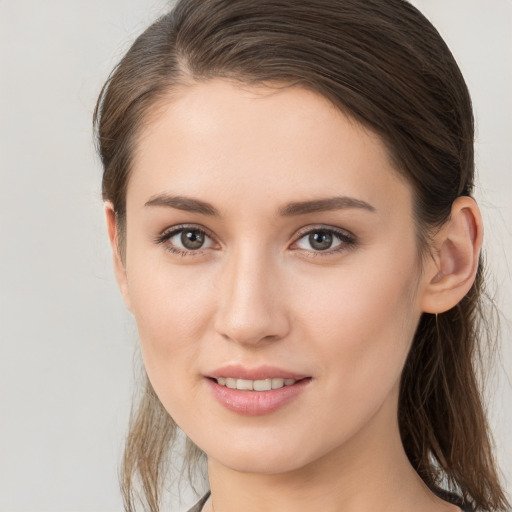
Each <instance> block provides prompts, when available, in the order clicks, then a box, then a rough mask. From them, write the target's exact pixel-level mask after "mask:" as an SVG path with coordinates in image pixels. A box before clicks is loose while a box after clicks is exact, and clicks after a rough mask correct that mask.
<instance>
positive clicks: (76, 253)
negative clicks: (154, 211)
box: [0, 0, 512, 512]
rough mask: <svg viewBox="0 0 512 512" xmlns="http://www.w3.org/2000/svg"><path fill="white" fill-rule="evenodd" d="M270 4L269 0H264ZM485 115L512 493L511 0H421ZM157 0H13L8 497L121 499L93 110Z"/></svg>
mask: <svg viewBox="0 0 512 512" xmlns="http://www.w3.org/2000/svg"><path fill="white" fill-rule="evenodd" d="M255 1H257V0H255ZM415 3H416V4H417V5H418V6H419V7H420V8H421V9H422V10H423V12H424V13H425V14H426V15H427V16H428V17H429V18H430V19H431V20H432V21H433V23H434V24H435V25H436V26H437V27H438V29H439V30H440V32H441V33H442V35H443V36H444V37H445V39H446V41H447V42H448V44H449V46H450V47H451V49H452V51H453V53H454V54H455V57H456V58H457V60H458V62H459V64H460V66H461V68H462V70H463V73H464V74H465V77H466V79H467V82H468V84H469V87H470V90H471V92H472V96H473V100H474V105H475V110H476V119H477V128H478V133H477V158H478V169H479V175H480V182H481V187H482V188H481V190H480V191H479V192H478V199H479V201H480V204H481V206H482V208H483V213H484V217H485V220H486V223H487V230H486V248H487V252H488V255H489V257H488V259H489V262H490V264H491V266H492V267H493V268H494V273H495V276H496V281H497V284H498V289H497V292H496V293H497V299H498V302H499V304H500V307H501V309H502V310H503V312H504V313H505V315H506V316H507V317H508V319H509V320H508V323H507V322H505V323H504V327H503V336H502V338H503V363H502V364H501V366H499V367H498V368H497V369H496V378H495V380H494V388H493V390H492V393H491V397H492V406H491V423H492V426H493V430H494V432H495V437H496V443H497V447H498V458H499V461H500V465H501V467H502V470H503V472H504V475H505V479H506V482H507V488H508V492H509V493H512V427H511V425H512V387H511V377H512V348H511V345H512V343H511V328H510V318H511V316H512V315H511V311H512V284H511V283H512V280H511V267H512V265H511V262H510V254H511V253H512V234H511V230H512V228H511V226H512V222H511V220H512V207H511V204H512V177H511V176H512V170H511V164H512V150H511V148H512V139H511V136H512V101H511V91H512V35H511V34H512V2H511V1H510V0H487V1H483V0H416V2H415ZM165 8H166V2H163V1H161V0H160V1H158V0H46V1H41V0H24V1H14V0H10V1H9V0H3V1H2V0H0V171H1V174H0V229H1V238H0V301H1V302H0V336H1V345H0V510H1V511H3V512H29V511H33V512H39V511H52V512H61V511H62V512H63V511H66V512H67V511H97V512H107V511H120V510H121V509H122V505H121V500H120V496H119V492H118V487H117V475H116V473H117V466H118V461H119V458H120V453H121V446H122V440H123V435H124V433H125V431H126V419H127V414H128V411H129V402H130V396H131V393H132V380H133V379H132V374H133V372H132V358H133V353H134V347H135V346H136V343H137V340H136V334H135V327H134V323H133V321H132V319H131V318H130V317H129V315H128V314H127V313H126V312H125V311H124V307H123V305H122V302H121V298H120V296H119V293H118V291H117V288H116V285H115V282H114V278H113V274H112V270H111V265H110V253H109V248H108V245H107V239H106V234H105V229H104V224H103V217H102V203H101V200H100V175H101V171H100V167H99V163H98V160H97V158H96V156H95V153H94V148H93V145H92V135H91V116H92V110H93V105H94V101H95V98H96V96H97V94H98V92H99V89H100V86H101V84H102V82H103V81H104V80H105V78H106V77H107V75H108V72H109V71H110V70H111V68H112V67H113V65H114V64H115V63H116V62H117V61H118V59H119V58H120V57H121V55H122V54H123V52H124V51H125V50H126V49H127V47H128V45H129V43H130V42H131V41H132V40H133V38H134V36H135V35H137V34H138V33H139V32H140V31H141V30H142V29H143V28H144V27H145V26H146V25H147V24H148V23H149V22H150V21H151V20H153V19H154V18H155V17H156V16H157V15H158V14H160V13H161V12H163V11H164V10H165Z"/></svg>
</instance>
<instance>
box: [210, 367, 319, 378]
mask: <svg viewBox="0 0 512 512" xmlns="http://www.w3.org/2000/svg"><path fill="white" fill-rule="evenodd" d="M207 376H208V377H211V378H214V379H218V378H219V377H226V378H229V377H230V378H234V379H246V380H265V379H278V378H281V379H293V380H301V379H304V378H306V377H309V375H304V374H300V373H295V372H291V371H288V370H284V369H282V368H278V367H277V366H258V367H255V368H248V367H246V366H242V365H238V364H230V365H226V366H222V367H221V368H218V369H216V370H214V371H212V372H210V373H209V374H208V375H207Z"/></svg>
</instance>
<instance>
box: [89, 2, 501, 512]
mask: <svg viewBox="0 0 512 512" xmlns="http://www.w3.org/2000/svg"><path fill="white" fill-rule="evenodd" d="M212 78H224V79H228V80H233V81H236V82H239V83H243V84H249V85H261V84H265V85H269V86H274V87H280V86H282V84H285V86H293V85H297V86H300V87H304V88H308V89H310V90H312V91H315V92H317V93H318V94H321V95H322V96H324V97H325V98H327V99H328V100H330V101H331V102H332V103H333V104H334V105H335V106H336V107H337V108H339V109H340V110H341V111H343V112H344V113H346V114H348V115H349V116H351V117H352V118H354V119H356V120H357V121H358V122H360V123H362V124H363V125H365V126H366V127H369V128H370V129H371V130H373V131H374V132H376V133H377V134H378V135H380V137H381V138H382V139H383V141H384V142H385V143H386V145H387V148H388V151H389V154H390V156H391V158H392V159H393V162H394V164H395V166H396V169H397V171H398V172H399V173H400V174H401V175H402V176H403V177H404V178H405V179H406V180H407V181H408V182H409V183H410V184H411V186H412V187H413V190H414V194H415V220H416V225H417V233H418V242H419V247H420V250H421V252H422V254H425V253H428V240H429V238H428V235H429V233H432V230H433V229H435V228H436V227H438V226H441V225H442V224H443V223H444V222H445V221H446V220H447V219H448V218H449V215H450V210H451V205H452V203H453V201H454V200H455V199H456V198H457V197H459V196H461V195H471V194H472V191H473V182H474V154H473V139H474V128H473V113H472V106H471V100H470V96H469V93H468V90H467V87H466V84H465V82H464V79H463V77H462V75H461V73H460V70H459V68H458V66H457V64H456V62H455V60H454V58H453V56H452V54H451V53H450V51H449V49H448V48H447V46H446V44H445V43H444V41H443V40H442V38H441V36H440V35H439V33H438V32H437V31H436V29H435V28H434V27H433V26H432V25H431V23H430V22H429V21H428V20H427V19H426V18H425V17H424V16H423V15H422V14H421V13H420V12H419V11H418V10H417V9H416V8H414V7H413V6H411V5H410V4H408V3H407V2H406V1H405V0H364V1H362V0H257V1H254V0H179V1H178V2H177V3H176V5H175V6H174V8H173V10H172V11H171V12H169V13H168V14H166V15H165V16H163V17H162V18H160V19H159V20H157V21H156V22H155V23H154V24H153V25H151V26H150V27H149V28H148V29H147V30H146V31H145V32H144V33H143V34H142V35H141V36H139V38H138V39H137V40H136V41H135V43H134V44H133V45H132V46H131V48H130V49H129V51H128V52H127V54H126V55H125V56H124V58H123V59H122V60H121V62H120V63H119V64H118V66H117V67H116V68H115V70H114V71H113V73H112V74H111V76H110V77H109V79H108V81H107V82H106V84H105V85H104V87H103V89H102V92H101V94H100V97H99V99H98V103H97V106H96V111H95V116H94V122H95V127H96V130H97V142H98V149H99V153H100V155H101V159H102V163H103V166H104V175H103V198H104V199H105V200H108V201H111V202H112V204H113V206H114V210H115V212H116V216H117V220H118V226H119V230H120V233H121V238H122V237H123V233H124V225H125V200H126V188H127V183H128V180H129V176H130V166H131V160H132V156H133V153H134V151H135V149H136V144H137V137H138V135H139V133H140V132H141V130H142V128H143V127H144V124H145V123H147V122H148V121H149V120H150V118H151V113H152V112H154V111H155V109H157V107H158V105H159V102H161V101H162V100H163V99H164V98H165V99H167V101H169V98H172V92H173V91H174V90H176V88H178V87H180V86H187V84H192V83H194V82H198V81H207V80H209V79H212ZM278 84H281V85H278ZM121 242H122V241H121ZM482 275H483V269H482V261H480V266H479V270H478V273H477V278H476V280H475V283H474V285H473V287H472V289H471V290H470V292H469V293H468V294H467V296H466V297H465V298H464V299H463V300H462V301H461V302H460V303H459V304H458V305H457V306H456V307H454V308H453V309H451V310H449V311H447V312H445V313H443V314H440V315H439V316H438V318H436V317H434V316H433V315H429V314H423V316H422V318H421V320H420V323H419V326H418V329H417V332H416V335H415V338H414V341H413V344H412V348H411V350H410V353H409V356H408V359H407V362H406V364H405V368H404V371H403V374H402V379H401V390H400V399H399V410H398V414H399V426H400V433H401V438H402V441H403V444H404V447H405V451H406V453H407V456H408V457H409V460H410V462H411V464H412V465H413V467H414V468H415V469H416V471H417V472H418V474H419V475H420V476H421V478H422V479H423V480H424V482H425V483H426V484H427V485H428V486H429V487H430V488H432V489H437V488H441V487H443V488H446V489H449V490H452V491H456V492H458V493H459V494H460V495H461V496H462V497H463V498H464V500H465V501H467V502H468V503H470V504H473V505H474V506H475V507H477V508H478V509H479V510H488V511H503V510H506V508H507V505H508V504H507V500H506V498H505V495H504V493H503V490H502V488H501V487H500V484H499V479H498V476H497V470H496V465H495V462H494V459H493V455H492V449H491V447H492V443H491V437H490V433H489V428H488V425H487V420H486V416H485V411H484V408H483V405H482V396H481V390H480V387H479V383H478V372H477V363H478V361H479V359H480V356H481V352H482V350H483V349H485V347H483V346H482V345H481V344H480V343H481V340H480V339H481V337H482V332H481V331H482V329H481V327H482V319H484V316H483V313H482V298H483V295H482V284H483V280H482ZM176 429H177V427H176V425H175V423H174V422H173V420H172V418H170V416H169V415H168V414H167V412H166V411H165V410H164V409H163V406H162V405H161V404H160V402H159V400H158V398H157V397H156V395H155V393H154V391H153V389H152V388H151V385H150V383H149V381H147V380H146V392H145V393H144V394H143V397H142V400H141V402H140V404H139V406H138V409H136V410H135V411H134V413H133V417H132V421H131V427H130V432H129V435H128V438H127V443H126V447H125V456H124V464H123V473H122V487H123V493H124V499H125V507H126V510H127V511H132V510H134V508H135V495H134V489H135V486H134V478H135V477H138V479H139V480H140V482H141V484H142V490H143V499H144V500H145V501H146V503H147V505H148V507H149V510H151V511H152V512H157V511H158V510H159V501H160V496H161V488H162V484H163V479H164V475H165V469H166V464H167V454H168V452H169V450H170V446H171V445H172V440H173V439H174V438H175V435H176Z"/></svg>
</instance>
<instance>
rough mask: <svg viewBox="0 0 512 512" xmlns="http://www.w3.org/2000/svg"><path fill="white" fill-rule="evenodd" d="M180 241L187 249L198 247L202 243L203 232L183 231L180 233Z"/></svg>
mask: <svg viewBox="0 0 512 512" xmlns="http://www.w3.org/2000/svg"><path fill="white" fill-rule="evenodd" d="M181 243H182V244H183V247H186V248H187V249H199V248H200V247H201V246H202V245H203V243H204V236H203V233H201V232H200V231H183V232H182V233H181Z"/></svg>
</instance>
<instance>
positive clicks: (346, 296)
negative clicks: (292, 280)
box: [297, 255, 421, 396]
mask: <svg viewBox="0 0 512 512" xmlns="http://www.w3.org/2000/svg"><path fill="white" fill-rule="evenodd" d="M401 259H402V261H396V258H393V257H391V256H390V257H389V258H386V257H385V255H382V257H381V258H379V259H378V262H377V261H373V262H372V264H367V263H368V262H364V261H362V262H361V266H359V264H358V265H354V266H352V267H350V268H345V269H342V270H341V271H340V272H339V274H338V275H337V276H335V277H333V279H332V280H330V281H328V282H327V283H324V286H322V288H321V289H319V288H318V287H316V288H315V287H312V286H308V284H307V283H303V284H304V286H305V287H306V288H307V289H309V290H310V292H309V294H305V293H300V294H299V295H300V296H302V298H303V299H304V300H301V301H300V302H301V304H300V306H297V309H298V308H302V314H301V315H300V321H301V322H302V330H303V331H304V332H305V338H306V339H309V340H316V345H317V350H318V351H319V352H320V353H319V361H320V363H319V364H320V365H322V366H324V367H325V370H326V371H325V373H326V374H327V375H329V376H330V378H332V379H333V382H332V384H333V386H334V385H337V386H340V385H341V386H343V387H345V389H346V391H347V393H346V395H345V396H350V395H354V396H359V395H360V394H361V389H364V388H365V387H366V388H368V386H369V385H370V384H372V385H376V383H379V382H380V383H381V385H382V386H383V387H385V386H386V385H389V386H391V385H392V384H393V383H394V381H395V380H396V379H397V378H398V377H399V376H400V373H401V370H402V368H403V365H404V363H405V359H406V357H407V353H408V351H409V347H410V344H411V342H412V339H413V336H414V332H415V330H416V326H417V323H418V320H419V317H420V314H421V311H420V309H419V307H418V304H417V302H418V301H417V300H416V276H417V268H416V263H415V259H414V258H407V257H406V255H403V256H402V258H401ZM306 297H307V301H306V300H305V298H306ZM333 367H336V369H337V371H332V370H333ZM329 369H330V370H331V371H328V370H329ZM339 375H343V376H344V377H343V378H341V379H340V378H339ZM335 381H336V382H335Z"/></svg>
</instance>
